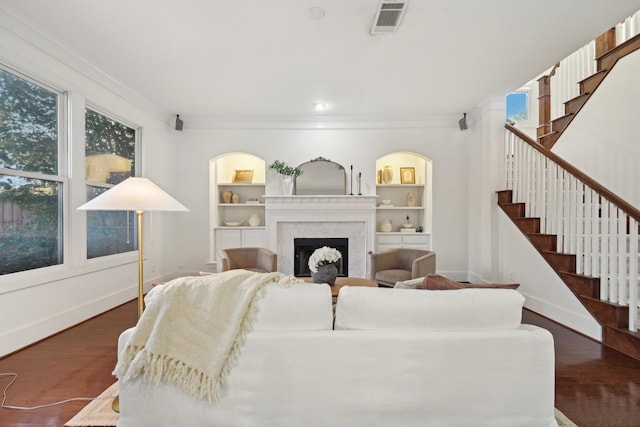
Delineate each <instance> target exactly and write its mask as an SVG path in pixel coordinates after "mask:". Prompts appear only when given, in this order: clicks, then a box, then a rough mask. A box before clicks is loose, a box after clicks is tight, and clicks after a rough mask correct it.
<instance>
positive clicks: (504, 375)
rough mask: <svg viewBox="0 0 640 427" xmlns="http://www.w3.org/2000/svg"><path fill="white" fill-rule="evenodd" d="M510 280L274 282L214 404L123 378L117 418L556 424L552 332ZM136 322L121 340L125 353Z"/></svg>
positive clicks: (316, 426) (350, 424) (271, 424)
mask: <svg viewBox="0 0 640 427" xmlns="http://www.w3.org/2000/svg"><path fill="white" fill-rule="evenodd" d="M523 302H524V298H523V297H522V295H521V294H520V293H518V292H517V291H514V290H501V289H488V290H485V289H482V290H477V289H465V290H456V291H424V290H394V289H378V288H367V287H344V288H342V289H341V291H340V296H339V299H338V302H337V305H336V307H335V321H334V309H333V307H332V303H331V293H330V289H329V287H328V285H316V284H297V285H294V286H293V287H291V288H289V289H282V288H277V287H271V286H269V287H267V290H266V293H265V295H264V297H263V298H262V299H261V300H260V312H259V313H258V316H257V318H256V322H255V325H254V328H253V330H252V332H250V333H249V334H248V337H247V340H246V342H245V344H244V346H243V348H242V352H241V355H240V358H239V360H238V363H237V365H236V366H235V367H234V368H233V369H232V371H231V372H230V374H229V377H228V378H227V381H226V382H225V383H224V385H223V387H222V394H221V398H220V399H219V400H218V401H217V402H215V403H213V404H209V403H208V402H206V401H201V400H197V399H195V398H194V397H192V396H190V395H188V394H186V393H185V392H184V391H182V390H181V389H178V388H176V387H174V386H170V385H167V384H164V383H159V384H150V383H146V382H144V380H142V379H136V380H134V381H133V382H131V383H130V384H128V385H127V386H124V385H121V388H120V409H121V414H120V422H119V424H118V425H119V426H120V427H145V426H148V427H152V426H153V427H158V426H189V427H200V426H202V427H204V426H233V427H300V426H305V427H328V426H336V427H355V426H361V427H371V426H376V427H384V426H394V427H398V426H401V427H412V426H421V427H424V426H437V427H446V426H461V427H469V426H474V427H478V426H490V427H500V426H504V427H517V426H526V427H547V426H557V423H556V421H555V418H554V350H553V340H552V336H551V334H550V333H549V332H548V331H546V330H544V329H541V328H538V327H535V326H531V325H522V324H521V323H520V322H521V312H522V305H523ZM130 333H131V330H129V331H125V332H124V333H123V334H122V335H121V337H120V340H119V348H120V351H122V348H123V347H124V344H125V342H126V340H127V337H128V335H129V334H130Z"/></svg>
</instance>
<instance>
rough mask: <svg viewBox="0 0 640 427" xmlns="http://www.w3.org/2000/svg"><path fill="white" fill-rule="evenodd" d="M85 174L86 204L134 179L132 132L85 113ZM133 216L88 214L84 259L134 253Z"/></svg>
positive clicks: (134, 136) (95, 113)
mask: <svg viewBox="0 0 640 427" xmlns="http://www.w3.org/2000/svg"><path fill="white" fill-rule="evenodd" d="M85 132H86V135H85V171H86V177H85V180H86V188H87V200H91V199H93V198H94V197H96V196H98V195H100V194H102V193H103V192H105V191H106V190H108V189H109V188H111V187H113V186H114V185H116V184H118V183H120V182H122V181H123V180H125V179H126V178H128V177H130V176H135V154H136V137H137V132H136V130H135V129H133V128H131V127H129V126H126V125H124V124H122V123H120V122H118V121H116V120H114V119H112V118H110V117H107V116H106V115H104V114H100V113H98V112H96V111H94V110H91V109H87V110H86V113H85ZM133 217H134V214H133V212H119V211H88V212H87V258H96V257H100V256H106V255H113V254H117V253H122V252H128V251H134V250H136V249H137V242H136V237H137V232H136V230H135V227H136V221H135V220H134V218H133Z"/></svg>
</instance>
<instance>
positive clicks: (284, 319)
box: [253, 283, 333, 331]
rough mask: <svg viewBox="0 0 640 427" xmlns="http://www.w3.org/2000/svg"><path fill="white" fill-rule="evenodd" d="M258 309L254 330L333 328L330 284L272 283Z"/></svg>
mask: <svg viewBox="0 0 640 427" xmlns="http://www.w3.org/2000/svg"><path fill="white" fill-rule="evenodd" d="M259 310H260V311H259V312H258V315H257V316H256V320H255V322H254V325H253V330H254V331H273V330H325V329H333V304H332V300H331V288H330V287H329V285H327V284H317V283H294V284H292V285H291V286H281V285H279V284H277V283H273V284H269V285H267V286H266V288H265V293H264V295H263V296H262V298H261V299H260V301H259Z"/></svg>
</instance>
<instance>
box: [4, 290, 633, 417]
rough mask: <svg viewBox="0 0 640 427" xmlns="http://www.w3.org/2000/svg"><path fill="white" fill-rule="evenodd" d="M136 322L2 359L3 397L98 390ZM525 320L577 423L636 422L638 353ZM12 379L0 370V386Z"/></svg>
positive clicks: (91, 326)
mask: <svg viewBox="0 0 640 427" xmlns="http://www.w3.org/2000/svg"><path fill="white" fill-rule="evenodd" d="M135 322H136V305H135V302H131V303H127V304H124V305H122V306H120V307H117V308H115V309H113V310H111V311H109V312H107V313H104V314H102V315H100V316H97V317H95V318H93V319H90V320H88V321H86V322H84V323H82V324H80V325H78V326H76V327H74V328H71V329H69V330H67V331H64V332H62V333H60V334H57V335H55V336H54V337H51V338H49V339H46V340H44V341H42V342H40V343H38V344H35V345H33V346H31V347H29V348H27V349H25V350H22V351H19V352H17V353H15V354H12V355H10V356H7V357H5V358H4V359H2V360H0V373H4V372H15V373H17V374H18V375H19V377H18V380H17V381H16V382H15V384H14V385H13V386H12V387H11V388H10V389H9V391H8V393H7V394H8V398H7V401H6V405H13V406H34V405H40V404H43V403H49V402H52V401H57V400H63V399H68V398H72V397H94V396H97V395H98V394H100V393H101V392H102V391H103V390H104V389H106V388H107V387H108V386H109V385H111V384H112V383H113V382H114V381H115V379H114V377H113V376H112V375H111V372H112V370H113V368H114V366H115V354H116V341H117V338H118V335H119V334H120V332H121V331H122V330H124V329H126V328H128V327H130V326H132V325H134V324H135ZM524 322H525V323H532V324H535V325H539V326H542V327H544V328H546V329H549V330H550V331H551V332H552V333H553V335H554V338H555V343H556V407H558V408H559V409H560V410H561V411H562V412H564V413H565V414H566V415H567V416H568V417H569V418H571V419H572V420H573V421H574V422H575V423H576V424H577V425H578V426H579V427H607V426H616V427H624V426H629V427H632V426H633V427H637V426H640V361H637V360H635V359H632V358H630V357H628V356H625V355H623V354H621V353H618V352H617V351H615V350H610V349H607V348H604V347H603V346H601V345H600V344H598V343H597V342H595V341H592V340H590V339H588V338H585V337H583V336H582V335H579V334H576V333H575V332H572V331H571V330H569V329H567V328H564V327H562V326H560V325H558V324H556V323H554V322H552V321H550V320H548V319H545V318H543V317H541V316H538V315H536V314H534V313H531V312H528V311H526V310H525V313H524ZM10 380H11V379H10V378H8V377H0V390H3V389H4V387H5V386H6V384H8V383H9V382H10ZM84 405H86V402H72V403H68V404H64V405H61V406H54V407H50V408H43V409H37V410H31V411H17V410H10V409H0V427H8V426H13V427H16V426H38V427H45V426H56V427H60V426H62V425H63V424H64V423H65V422H66V421H67V420H69V419H70V418H71V417H73V415H75V414H76V413H77V412H78V411H79V410H80V409H81V408H82V407H83V406H84ZM532 427H535V426H532Z"/></svg>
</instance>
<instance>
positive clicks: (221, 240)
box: [216, 229, 242, 250]
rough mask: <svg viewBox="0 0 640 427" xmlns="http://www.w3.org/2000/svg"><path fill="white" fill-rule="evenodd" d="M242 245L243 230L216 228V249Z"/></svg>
mask: <svg viewBox="0 0 640 427" xmlns="http://www.w3.org/2000/svg"><path fill="white" fill-rule="evenodd" d="M239 247H242V231H241V230H240V229H236V230H220V229H218V230H216V250H220V249H226V248H239Z"/></svg>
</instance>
